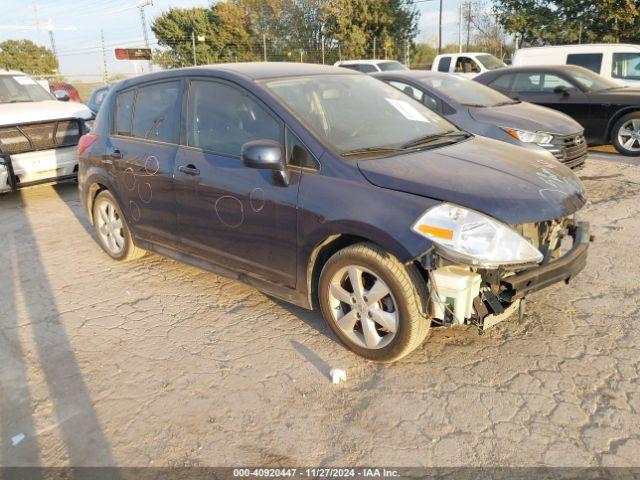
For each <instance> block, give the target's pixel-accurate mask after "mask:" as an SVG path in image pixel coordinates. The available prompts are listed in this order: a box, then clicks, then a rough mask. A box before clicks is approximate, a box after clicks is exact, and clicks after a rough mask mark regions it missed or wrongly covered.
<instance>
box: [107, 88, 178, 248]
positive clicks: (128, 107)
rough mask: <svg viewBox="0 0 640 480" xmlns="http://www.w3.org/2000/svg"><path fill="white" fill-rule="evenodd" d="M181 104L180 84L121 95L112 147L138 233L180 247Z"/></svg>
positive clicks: (122, 197) (120, 189)
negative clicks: (175, 176) (178, 161)
mask: <svg viewBox="0 0 640 480" xmlns="http://www.w3.org/2000/svg"><path fill="white" fill-rule="evenodd" d="M181 102H182V82H181V81H180V80H172V81H163V82H158V83H150V84H144V85H141V86H138V87H135V88H132V89H129V90H125V91H122V92H120V93H118V94H117V95H116V114H115V119H114V126H113V127H114V130H113V134H112V135H111V136H110V138H109V143H108V146H107V156H108V158H109V160H110V161H111V162H112V172H113V179H114V183H115V188H116V190H117V194H118V195H117V196H118V198H119V201H120V203H121V207H122V209H123V210H124V212H125V214H126V215H127V217H128V219H129V221H130V223H131V226H132V229H133V231H134V233H135V234H136V235H137V236H139V237H142V238H144V239H146V240H150V241H154V242H158V243H162V244H175V227H176V210H175V188H174V180H173V172H174V165H175V159H176V152H177V150H178V140H179V132H180V110H181V109H180V105H181Z"/></svg>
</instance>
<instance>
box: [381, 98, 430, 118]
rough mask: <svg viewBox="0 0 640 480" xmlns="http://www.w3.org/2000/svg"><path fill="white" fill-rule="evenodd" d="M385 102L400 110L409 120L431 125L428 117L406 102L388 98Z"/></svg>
mask: <svg viewBox="0 0 640 480" xmlns="http://www.w3.org/2000/svg"><path fill="white" fill-rule="evenodd" d="M385 100H386V101H387V102H389V103H390V104H391V105H393V107H394V108H395V109H396V110H398V111H399V112H400V113H401V114H402V116H403V117H404V118H406V119H407V120H414V121H416V122H427V123H431V122H430V120H429V119H428V118H427V117H425V116H424V115H422V114H421V113H420V112H419V111H418V110H416V109H415V107H413V106H412V105H411V104H410V103H408V102H405V101H404V100H395V99H393V98H386V99H385Z"/></svg>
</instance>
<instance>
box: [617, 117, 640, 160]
mask: <svg viewBox="0 0 640 480" xmlns="http://www.w3.org/2000/svg"><path fill="white" fill-rule="evenodd" d="M611 143H612V144H613V146H614V147H615V149H616V150H617V151H618V152H619V153H621V154H622V155H626V156H628V157H638V156H640V112H631V113H627V114H626V115H623V116H622V117H621V118H620V119H619V120H618V121H617V122H616V123H615V125H614V126H613V128H612V129H611Z"/></svg>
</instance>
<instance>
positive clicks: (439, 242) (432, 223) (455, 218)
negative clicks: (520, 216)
mask: <svg viewBox="0 0 640 480" xmlns="http://www.w3.org/2000/svg"><path fill="white" fill-rule="evenodd" d="M411 228H412V230H413V231H414V232H416V233H417V234H419V235H422V236H423V237H426V238H428V239H429V240H431V241H433V242H434V243H435V244H436V248H437V249H439V250H440V251H441V253H442V254H443V256H444V257H446V258H448V259H450V260H454V261H459V262H460V263H464V264H466V265H474V266H478V267H485V268H496V267H499V266H504V265H516V264H525V263H539V262H541V261H542V258H543V257H542V254H541V253H540V251H539V250H538V249H537V248H535V247H534V246H533V245H531V243H529V242H528V241H527V240H526V239H524V238H523V237H522V236H521V235H520V234H519V233H518V232H516V231H515V230H513V229H512V228H511V227H509V226H508V225H505V224H503V223H501V222H499V221H498V220H495V219H493V218H491V217H489V216H487V215H484V214H482V213H479V212H476V211H473V210H469V209H466V208H463V207H459V206H458V205H453V204H451V203H443V204H440V205H438V206H436V207H433V208H431V209H429V210H427V211H426V212H425V213H424V214H423V215H422V216H421V217H420V218H419V219H418V220H417V221H416V223H414V224H413V226H412V227H411Z"/></svg>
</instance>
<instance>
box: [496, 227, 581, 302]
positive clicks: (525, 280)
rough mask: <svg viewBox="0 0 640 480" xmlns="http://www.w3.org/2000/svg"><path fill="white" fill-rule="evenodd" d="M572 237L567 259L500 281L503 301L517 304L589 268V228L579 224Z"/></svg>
mask: <svg viewBox="0 0 640 480" xmlns="http://www.w3.org/2000/svg"><path fill="white" fill-rule="evenodd" d="M569 233H570V234H571V236H572V237H573V246H572V247H571V250H569V251H568V252H567V253H566V254H565V255H564V256H562V257H560V258H558V259H557V260H554V261H552V262H549V263H547V264H546V265H541V266H539V267H535V268H532V269H529V270H525V271H523V272H520V273H517V274H515V275H511V276H509V277H505V278H503V279H502V280H501V281H500V284H501V286H502V287H503V290H502V291H501V292H500V294H499V297H500V300H502V301H504V302H514V301H515V300H518V299H521V298H523V297H524V296H525V295H527V294H529V293H531V292H535V291H537V290H542V289H543V288H546V287H548V286H550V285H553V284H554V283H558V282H560V281H564V282H569V280H570V279H571V278H572V277H573V276H575V275H577V274H578V273H579V272H580V271H581V270H582V269H583V268H584V267H585V266H586V264H587V252H588V250H589V242H590V241H591V237H590V235H589V224H588V223H587V222H579V223H577V224H576V225H575V226H573V227H571V228H570V231H569Z"/></svg>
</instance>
